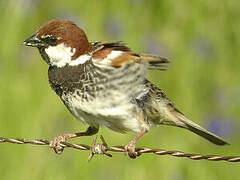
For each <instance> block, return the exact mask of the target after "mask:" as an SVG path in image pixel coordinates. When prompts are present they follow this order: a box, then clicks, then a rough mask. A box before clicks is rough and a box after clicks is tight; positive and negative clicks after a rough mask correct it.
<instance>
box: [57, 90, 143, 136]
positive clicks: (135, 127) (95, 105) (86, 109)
mask: <svg viewBox="0 0 240 180" xmlns="http://www.w3.org/2000/svg"><path fill="white" fill-rule="evenodd" d="M120 96H121V95H118V96H111V99H109V98H107V97H104V98H94V99H91V98H90V99H91V100H89V101H86V100H84V99H82V98H81V97H80V96H78V95H77V93H76V92H75V93H70V94H67V95H62V100H63V101H64V102H67V103H65V104H66V106H67V107H68V109H69V110H70V111H71V113H72V114H73V115H74V116H75V117H76V118H77V119H79V120H82V121H83V122H85V123H87V124H89V125H90V126H95V127H98V126H104V127H107V128H109V129H112V130H114V131H118V132H126V131H134V132H140V131H141V130H142V128H143V126H146V124H143V122H142V121H141V120H139V119H138V118H139V116H138V115H137V113H136V112H137V110H136V108H138V107H137V106H136V105H134V104H132V103H130V102H128V101H126V100H124V99H125V98H121V97H120ZM113 97H115V99H113ZM134 112H135V113H134Z"/></svg>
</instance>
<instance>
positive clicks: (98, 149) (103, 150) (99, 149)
mask: <svg viewBox="0 0 240 180" xmlns="http://www.w3.org/2000/svg"><path fill="white" fill-rule="evenodd" d="M100 139H101V141H102V143H101V144H98V143H97V137H95V138H94V139H93V143H92V146H89V145H85V144H71V143H68V142H61V145H63V146H65V147H67V148H74V149H78V150H90V151H91V154H90V156H89V158H88V162H89V161H90V160H91V159H92V158H93V156H94V155H95V154H103V155H106V156H108V157H112V155H111V154H109V153H107V152H108V151H112V152H125V149H124V146H111V147H109V146H108V145H107V143H106V141H105V139H104V138H103V136H100ZM0 143H13V144H33V145H48V146H49V141H48V140H44V139H33V140H27V139H21V138H5V137H0ZM136 152H138V153H139V154H145V153H153V154H156V155H170V156H174V157H185V158H189V159H192V160H203V159H205V160H209V161H227V162H240V156H219V155H200V154H190V153H184V152H182V151H177V150H173V151H167V150H163V149H151V148H148V147H141V148H136Z"/></svg>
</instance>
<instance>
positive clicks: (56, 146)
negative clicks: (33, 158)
mask: <svg viewBox="0 0 240 180" xmlns="http://www.w3.org/2000/svg"><path fill="white" fill-rule="evenodd" d="M67 139H68V135H67V134H63V135H60V136H56V137H55V138H54V139H53V140H52V141H51V142H50V144H49V146H50V148H53V150H54V151H55V153H57V154H61V153H62V152H63V150H64V146H63V145H62V144H61V143H62V142H66V140H67Z"/></svg>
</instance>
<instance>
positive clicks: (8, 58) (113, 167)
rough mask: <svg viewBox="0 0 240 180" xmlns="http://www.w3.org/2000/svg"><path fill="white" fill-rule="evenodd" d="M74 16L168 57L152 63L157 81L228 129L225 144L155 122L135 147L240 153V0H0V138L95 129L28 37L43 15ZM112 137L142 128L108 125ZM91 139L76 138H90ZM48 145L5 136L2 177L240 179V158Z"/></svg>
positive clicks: (210, 123) (114, 140) (209, 124)
mask: <svg viewBox="0 0 240 180" xmlns="http://www.w3.org/2000/svg"><path fill="white" fill-rule="evenodd" d="M56 17H62V18H68V19H70V20H73V21H74V22H76V23H77V24H78V25H80V26H81V27H82V28H83V29H84V30H85V31H86V32H87V35H88V38H89V40H90V41H110V40H115V41H116V40H122V41H124V42H125V43H126V44H127V45H129V46H130V47H131V48H132V49H133V50H135V51H136V52H148V53H153V54H158V55H162V56H166V57H168V58H169V59H171V61H172V63H171V65H170V67H169V70H168V71H165V72H159V71H154V72H150V73H149V78H150V79H151V80H152V81H153V82H155V83H156V84H158V85H159V86H160V87H161V88H162V89H163V90H164V91H165V92H166V93H167V95H168V96H169V98H171V99H172V100H173V101H174V102H175V104H176V106H177V107H178V109H180V110H181V111H183V112H184V113H185V114H186V115H187V116H188V117H189V118H190V119H192V120H194V121H196V122H198V123H199V124H201V125H203V126H204V127H206V128H208V129H209V130H211V131H213V132H215V133H217V134H219V135H221V136H223V137H224V138H226V139H227V140H228V141H229V142H230V143H231V146H225V147H218V146H215V145H212V144H210V143H209V142H207V141H205V140H204V139H202V138H200V137H198V136H196V135H194V134H192V133H191V132H188V131H186V130H182V129H179V128H174V127H167V126H160V127H156V128H153V129H152V130H151V131H150V132H149V133H148V134H147V135H146V136H145V137H144V138H142V139H141V140H140V141H139V143H138V145H137V146H148V147H153V148H163V149H167V150H172V149H177V150H182V151H185V152H192V153H201V154H220V155H240V141H239V139H240V133H239V129H240V128H239V124H240V121H239V117H240V96H239V94H240V83H239V79H240V78H239V77H240V70H239V60H240V51H239V50H240V49H239V47H240V35H239V33H240V23H239V19H240V2H239V1H238V0H231V1H220V2H219V1H217V0H211V1H209V0H199V1H196V0H195V1H190V0H189V1H187V0H183V1H174V0H162V1H160V0H119V1H110V0H106V1H103V0H93V1H91V0H89V1H82V0H78V1H73V0H69V1H63V0H62V1H61V0H52V1H47V0H9V1H0V23H1V28H0V34H1V37H0V82H1V83H0V123H1V124H0V136H4V137H19V138H29V139H33V138H43V139H52V138H53V137H54V136H56V135H59V134H62V133H67V132H77V131H83V130H85V129H86V128H87V126H86V125H83V124H82V123H81V122H79V121H77V120H75V119H74V118H73V116H72V115H71V114H70V113H69V112H68V110H67V109H66V108H65V107H64V105H63V104H62V102H61V101H60V99H59V98H58V97H57V96H56V95H55V93H54V92H53V91H52V90H51V89H50V87H49V84H48V79H47V68H48V67H47V65H46V64H45V62H43V61H42V60H41V58H40V55H39V53H38V51H37V49H32V48H27V47H24V46H22V45H21V43H22V42H23V40H25V39H26V38H27V37H29V36H30V35H31V34H32V33H34V32H35V31H36V30H37V29H38V28H39V26H41V25H42V24H43V23H45V22H47V21H49V20H51V19H53V18H56ZM99 134H102V135H103V136H104V137H105V139H106V140H107V142H108V143H109V144H110V145H125V144H126V143H127V142H128V141H129V140H130V139H131V138H132V137H133V136H134V134H131V133H130V134H123V135H122V134H118V133H115V132H112V131H110V130H108V129H101V130H100V132H99ZM92 139H93V137H87V138H78V139H75V140H72V141H71V142H75V143H85V144H91V143H92ZM88 155H89V152H85V151H77V150H72V149H66V150H65V151H64V152H63V154H62V155H60V156H59V155H56V154H54V153H53V151H52V150H51V149H49V148H47V147H45V146H40V147H39V146H32V145H13V144H0V179H1V180H16V179H19V180H21V179H34V180H38V179H39V180H40V179H50V180H52V179H57V180H65V179H68V180H70V179H80V178H81V179H111V180H119V179H138V180H142V179H147V178H149V179H164V180H165V179H166V180H185V179H186V180H188V179H189V180H190V179H191V180H192V179H194V180H202V179H211V180H215V179H229V178H231V179H239V175H240V174H239V170H240V164H239V163H226V162H209V161H193V160H189V159H181V158H175V157H169V156H155V155H150V154H148V155H143V156H141V157H139V158H138V159H136V160H131V159H129V158H128V157H125V156H124V155H123V154H121V153H113V155H114V156H113V158H108V157H104V156H96V157H95V158H94V159H93V160H92V162H91V163H89V164H87V163H86V160H87V157H88Z"/></svg>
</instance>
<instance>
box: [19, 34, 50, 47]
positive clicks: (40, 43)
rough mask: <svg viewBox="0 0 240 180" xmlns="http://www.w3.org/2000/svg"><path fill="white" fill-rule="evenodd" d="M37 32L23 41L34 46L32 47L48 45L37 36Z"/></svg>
mask: <svg viewBox="0 0 240 180" xmlns="http://www.w3.org/2000/svg"><path fill="white" fill-rule="evenodd" d="M37 35H38V34H37V33H36V34H34V35H32V36H31V37H29V38H28V39H26V40H25V41H23V45H25V46H32V47H38V48H41V47H47V44H46V43H44V42H43V41H41V40H40V39H39V38H38V37H37Z"/></svg>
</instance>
